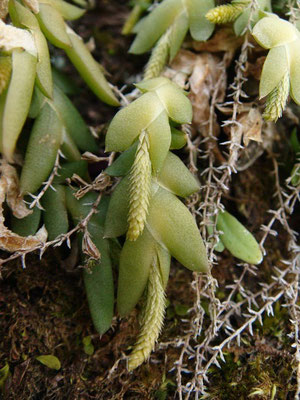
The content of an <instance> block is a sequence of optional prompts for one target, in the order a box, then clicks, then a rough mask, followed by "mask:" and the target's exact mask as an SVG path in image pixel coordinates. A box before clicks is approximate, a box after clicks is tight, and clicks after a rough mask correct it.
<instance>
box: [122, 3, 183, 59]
mask: <svg viewBox="0 0 300 400" xmlns="http://www.w3.org/2000/svg"><path fill="white" fill-rule="evenodd" d="M181 10H182V3H181V0H164V1H163V2H162V3H161V4H160V5H159V6H158V7H156V8H155V9H154V10H153V11H152V12H151V13H150V14H149V15H148V16H147V17H146V18H144V19H143V20H142V22H140V24H139V27H138V32H137V36H136V38H135V40H134V42H133V43H132V45H131V47H130V49H129V52H130V53H134V54H141V53H144V52H146V51H148V50H150V49H151V47H152V46H153V45H154V43H155V42H156V41H157V40H158V39H159V38H160V36H161V35H162V34H163V33H164V32H165V31H166V30H167V29H168V27H169V26H170V25H171V24H172V23H173V21H174V19H175V17H176V15H177V14H178V13H179V12H180V11H181Z"/></svg>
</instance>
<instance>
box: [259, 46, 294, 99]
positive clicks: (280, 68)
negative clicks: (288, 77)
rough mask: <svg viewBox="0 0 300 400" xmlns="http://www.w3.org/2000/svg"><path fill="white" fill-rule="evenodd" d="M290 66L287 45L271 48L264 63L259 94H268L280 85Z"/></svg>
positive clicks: (262, 95)
mask: <svg viewBox="0 0 300 400" xmlns="http://www.w3.org/2000/svg"><path fill="white" fill-rule="evenodd" d="M288 68H289V66H288V56H287V51H286V47H285V46H279V47H275V48H274V49H271V50H270V51H269V53H268V56H267V58H266V61H265V62H264V65H263V70H262V74H261V77H260V84H259V96H260V97H265V96H267V95H268V94H269V93H270V92H271V91H272V90H273V89H274V88H275V87H276V86H277V85H278V83H279V82H280V81H281V79H282V78H283V76H284V74H285V73H286V71H287V70H288Z"/></svg>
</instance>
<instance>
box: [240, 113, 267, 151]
mask: <svg viewBox="0 0 300 400" xmlns="http://www.w3.org/2000/svg"><path fill="white" fill-rule="evenodd" d="M238 122H239V123H240V124H241V125H242V131H243V135H244V136H243V142H244V145H245V146H248V144H249V141H250V140H254V141H255V142H262V138H261V129H262V124H263V119H262V115H261V113H260V111H259V110H258V109H257V108H251V109H250V111H249V112H248V113H244V114H242V115H241V116H239V117H238Z"/></svg>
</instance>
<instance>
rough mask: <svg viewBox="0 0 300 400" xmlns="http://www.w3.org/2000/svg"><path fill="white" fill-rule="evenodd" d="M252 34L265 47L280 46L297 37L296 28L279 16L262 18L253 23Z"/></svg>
mask: <svg viewBox="0 0 300 400" xmlns="http://www.w3.org/2000/svg"><path fill="white" fill-rule="evenodd" d="M252 35H253V36H254V38H255V40H256V41H257V42H258V43H259V44H260V45H261V46H262V47H264V48H265V49H271V48H272V47H277V46H282V45H284V44H287V43H290V42H292V41H294V40H296V39H297V36H298V34H297V29H296V28H295V27H294V25H292V24H291V23H290V22H288V21H285V20H283V19H281V18H275V17H266V18H262V19H261V20H260V21H258V23H257V24H256V25H255V27H254V29H253V32H252Z"/></svg>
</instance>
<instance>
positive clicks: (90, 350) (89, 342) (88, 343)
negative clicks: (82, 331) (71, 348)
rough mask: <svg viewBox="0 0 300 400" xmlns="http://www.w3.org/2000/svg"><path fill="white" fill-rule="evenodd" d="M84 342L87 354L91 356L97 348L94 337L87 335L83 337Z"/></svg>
mask: <svg viewBox="0 0 300 400" xmlns="http://www.w3.org/2000/svg"><path fill="white" fill-rule="evenodd" d="M82 344H83V350H84V352H85V354H87V355H88V356H91V355H93V354H94V351H95V348H94V346H93V343H92V338H91V337H90V336H85V337H84V338H83V339H82Z"/></svg>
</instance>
